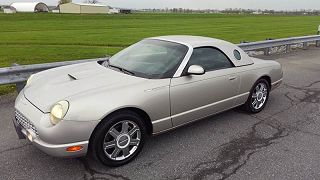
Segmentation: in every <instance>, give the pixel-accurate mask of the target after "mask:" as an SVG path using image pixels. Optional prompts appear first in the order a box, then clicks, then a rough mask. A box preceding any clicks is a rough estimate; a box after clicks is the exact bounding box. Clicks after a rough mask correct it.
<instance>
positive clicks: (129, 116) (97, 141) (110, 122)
mask: <svg viewBox="0 0 320 180" xmlns="http://www.w3.org/2000/svg"><path fill="white" fill-rule="evenodd" d="M124 120H126V121H127V120H129V121H131V122H134V123H135V124H136V125H137V126H138V127H139V131H140V133H141V134H140V135H141V138H140V142H139V145H137V148H136V150H135V151H134V153H132V154H131V155H129V156H128V157H126V158H125V159H123V160H113V159H111V158H110V157H108V156H107V155H106V153H105V151H104V147H103V144H104V141H105V136H106V134H107V133H108V132H110V131H109V130H110V129H111V128H112V127H114V126H115V125H117V123H121V122H123V121H124ZM146 134H147V131H146V126H145V124H144V121H143V119H142V118H141V117H140V116H139V115H138V114H137V113H135V112H132V111H119V112H116V113H113V114H111V115H109V116H108V117H107V118H105V119H104V120H103V121H102V122H101V123H100V124H99V125H98V126H97V128H96V129H95V131H94V134H93V135H92V137H91V138H90V143H89V152H88V155H89V156H90V157H94V158H95V159H97V160H99V161H100V162H101V163H103V164H104V165H106V166H111V167H117V166H122V165H125V164H127V163H129V162H130V161H132V160H133V159H134V158H136V157H137V155H138V154H139V153H140V151H141V150H142V147H143V145H144V141H145V139H146ZM119 141H120V140H119ZM123 153H124V152H123Z"/></svg>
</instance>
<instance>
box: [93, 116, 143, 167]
mask: <svg viewBox="0 0 320 180" xmlns="http://www.w3.org/2000/svg"><path fill="white" fill-rule="evenodd" d="M145 136H146V129H145V126H144V123H143V120H142V119H141V117H140V116H139V115H138V114H136V113H134V112H130V111H126V112H119V113H115V114H112V115H111V116H109V117H107V118H106V119H105V120H104V121H103V122H102V123H101V124H100V125H99V126H98V127H97V130H96V131H95V133H94V135H93V137H92V139H91V141H92V142H90V149H91V152H92V153H93V154H92V155H93V156H94V157H97V158H98V160H100V161H101V162H102V163H103V164H105V165H107V166H121V165H124V164H127V163H129V162H130V161H131V160H133V159H134V158H135V157H136V156H137V155H138V154H139V152H140V151H141V149H142V147H143V144H144V139H145Z"/></svg>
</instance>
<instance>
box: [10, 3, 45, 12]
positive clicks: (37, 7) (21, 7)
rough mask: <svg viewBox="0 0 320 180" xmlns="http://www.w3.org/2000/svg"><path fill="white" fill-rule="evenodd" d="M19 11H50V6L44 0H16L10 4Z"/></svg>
mask: <svg viewBox="0 0 320 180" xmlns="http://www.w3.org/2000/svg"><path fill="white" fill-rule="evenodd" d="M10 6H11V7H13V8H14V9H15V10H16V11H17V12H48V11H49V8H48V6H47V5H46V4H45V3H42V2H16V3H12V4H11V5H10Z"/></svg>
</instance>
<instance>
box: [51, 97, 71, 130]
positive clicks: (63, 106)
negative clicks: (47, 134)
mask: <svg viewBox="0 0 320 180" xmlns="http://www.w3.org/2000/svg"><path fill="white" fill-rule="evenodd" d="M68 109H69V102H68V101H59V102H57V103H56V104H55V105H53V107H52V108H51V112H50V121H51V123H52V124H53V125H56V124H58V123H59V122H60V121H61V120H62V119H63V118H64V116H65V115H66V114H67V111H68Z"/></svg>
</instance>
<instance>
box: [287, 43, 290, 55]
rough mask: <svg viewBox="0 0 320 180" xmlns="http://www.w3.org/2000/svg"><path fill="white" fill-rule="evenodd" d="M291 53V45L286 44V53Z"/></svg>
mask: <svg viewBox="0 0 320 180" xmlns="http://www.w3.org/2000/svg"><path fill="white" fill-rule="evenodd" d="M290 51H291V45H290V44H287V45H286V53H289V52H290Z"/></svg>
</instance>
